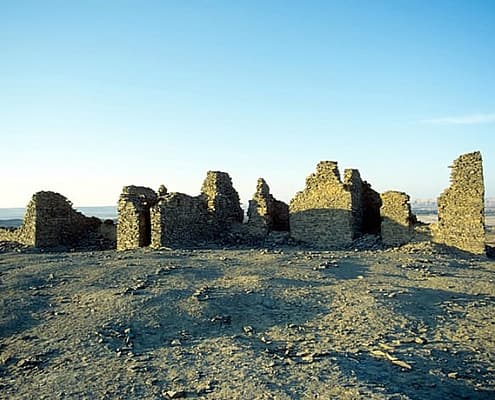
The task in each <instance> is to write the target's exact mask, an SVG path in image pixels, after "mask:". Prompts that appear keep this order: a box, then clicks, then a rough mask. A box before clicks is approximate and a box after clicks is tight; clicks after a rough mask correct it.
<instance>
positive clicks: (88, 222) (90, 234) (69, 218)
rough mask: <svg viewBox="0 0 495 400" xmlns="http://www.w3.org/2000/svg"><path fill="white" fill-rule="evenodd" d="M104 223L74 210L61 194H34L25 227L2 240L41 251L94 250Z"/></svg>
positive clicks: (46, 192) (44, 192)
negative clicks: (55, 249)
mask: <svg viewBox="0 0 495 400" xmlns="http://www.w3.org/2000/svg"><path fill="white" fill-rule="evenodd" d="M100 225H101V221H100V220H99V219H98V218H94V217H91V218H88V217H86V216H84V215H83V214H81V213H80V212H78V211H76V210H74V209H73V208H72V203H71V202H70V201H69V200H67V198H66V197H64V196H62V195H61V194H59V193H55V192H49V191H42V192H38V193H35V194H34V195H33V197H32V198H31V201H30V202H29V204H28V206H27V208H26V213H25V215H24V220H23V223H22V225H21V226H20V227H19V228H18V229H16V230H10V231H9V234H8V235H6V236H5V237H2V236H3V235H1V234H0V240H9V241H16V242H19V243H23V244H25V245H28V246H34V247H39V248H52V247H59V246H94V245H95V244H98V241H99V230H100Z"/></svg>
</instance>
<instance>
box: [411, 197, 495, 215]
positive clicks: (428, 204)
mask: <svg viewBox="0 0 495 400" xmlns="http://www.w3.org/2000/svg"><path fill="white" fill-rule="evenodd" d="M411 208H412V210H413V212H414V213H415V214H431V213H433V214H436V212H437V199H413V200H411ZM485 212H486V214H488V215H494V214H495V197H487V198H486V199H485Z"/></svg>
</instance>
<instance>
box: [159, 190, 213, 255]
mask: <svg viewBox="0 0 495 400" xmlns="http://www.w3.org/2000/svg"><path fill="white" fill-rule="evenodd" d="M207 221H208V210H207V208H206V202H205V200H204V198H203V196H197V197H192V196H188V195H187V194H183V193H169V194H165V195H163V196H162V197H161V199H160V200H159V202H158V203H157V204H156V205H154V206H153V207H152V209H151V246H152V247H155V248H157V247H163V246H177V245H185V246H191V245H195V244H197V243H198V242H201V241H204V240H207V239H209V238H210V232H209V230H208V229H207V228H208V225H207Z"/></svg>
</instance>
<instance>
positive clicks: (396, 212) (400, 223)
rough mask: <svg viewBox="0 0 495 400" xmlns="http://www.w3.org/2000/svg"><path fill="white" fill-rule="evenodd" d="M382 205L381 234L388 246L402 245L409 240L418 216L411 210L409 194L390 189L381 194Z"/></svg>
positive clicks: (383, 241)
mask: <svg viewBox="0 0 495 400" xmlns="http://www.w3.org/2000/svg"><path fill="white" fill-rule="evenodd" d="M380 197H381V200H382V206H381V208H380V214H381V217H382V224H381V236H382V243H383V244H384V245H386V246H400V245H402V244H405V243H407V242H409V241H410V240H411V238H412V235H413V232H414V223H415V222H416V217H415V216H414V214H413V213H412V212H411V205H410V203H409V196H408V195H407V194H406V193H404V192H397V191H393V190H391V191H388V192H384V193H382V194H381V195H380Z"/></svg>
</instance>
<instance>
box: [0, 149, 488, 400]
mask: <svg viewBox="0 0 495 400" xmlns="http://www.w3.org/2000/svg"><path fill="white" fill-rule="evenodd" d="M243 219H244V213H243V211H242V209H241V207H240V204H239V197H238V195H237V192H236V191H235V189H234V188H233V185H232V181H231V179H230V177H229V176H228V174H226V173H224V172H218V171H210V172H209V173H208V174H207V177H206V179H205V181H204V183H203V186H202V189H201V195H199V196H189V195H186V194H182V193H174V192H169V191H168V190H167V189H166V188H165V187H161V188H160V189H159V190H158V191H157V192H155V191H153V190H151V189H149V188H143V187H139V186H128V187H125V188H124V190H123V191H122V194H121V196H120V199H119V204H118V223H117V224H114V223H113V221H101V220H99V219H98V218H91V217H86V216H84V215H83V214H81V213H79V212H77V211H76V210H74V209H73V208H72V205H71V204H70V202H69V201H68V200H67V199H66V198H65V197H64V196H62V195H60V194H57V193H52V192H39V193H37V194H35V195H34V196H33V199H32V201H31V202H30V204H29V205H28V207H27V211H26V215H25V217H24V221H23V224H22V225H21V226H20V227H19V228H17V229H3V230H2V229H0V240H1V241H0V252H1V254H0V310H1V313H0V398H2V399H3V398H4V399H54V398H55V399H178V398H198V399H201V398H204V399H333V398H335V399H390V400H392V399H493V398H494V397H495V339H494V338H495V318H494V317H495V264H494V260H493V259H492V258H490V257H487V256H490V255H491V251H492V250H491V244H492V243H494V241H493V239H494V237H493V230H492V229H493V227H490V226H485V222H486V220H485V218H484V186H483V176H482V166H481V155H480V154H479V153H478V152H474V153H469V154H465V155H462V156H460V157H459V158H458V159H457V160H455V161H454V163H453V166H452V179H451V185H450V186H449V187H448V188H447V189H446V190H445V191H444V192H443V193H442V194H441V195H440V197H439V199H438V221H437V222H436V223H434V224H424V223H420V222H418V221H417V219H416V218H415V216H414V215H413V213H412V212H411V207H410V203H409V196H408V195H407V194H406V193H403V192H398V191H390V192H385V193H377V192H376V191H374V190H373V189H372V187H371V185H370V184H369V183H367V182H366V181H364V180H362V179H361V176H360V173H359V171H357V170H352V169H348V170H345V171H344V174H343V178H342V179H341V176H340V173H339V170H338V168H337V163H336V162H331V161H323V162H320V163H319V164H318V166H317V168H316V171H315V172H314V173H313V174H311V175H310V176H309V177H308V178H307V180H306V186H305V188H304V190H302V191H301V192H299V193H297V194H296V195H295V196H294V198H293V200H292V201H291V202H290V204H285V203H283V202H281V201H280V200H277V199H276V198H275V197H274V196H273V195H272V194H271V193H270V189H269V187H268V185H267V183H266V182H265V181H264V180H263V179H260V180H259V181H258V184H257V189H256V193H255V194H254V196H253V199H252V200H251V201H250V204H249V209H248V221H247V222H244V221H243Z"/></svg>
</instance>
